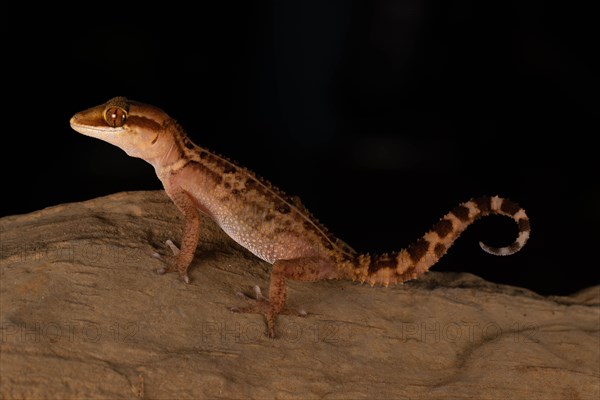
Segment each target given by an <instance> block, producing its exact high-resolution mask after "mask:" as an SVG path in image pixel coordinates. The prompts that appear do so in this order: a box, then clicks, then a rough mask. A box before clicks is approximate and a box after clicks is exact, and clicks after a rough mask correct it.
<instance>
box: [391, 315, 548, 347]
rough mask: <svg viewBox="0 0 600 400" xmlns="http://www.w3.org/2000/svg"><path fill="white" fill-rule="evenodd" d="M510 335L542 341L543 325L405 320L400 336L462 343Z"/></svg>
mask: <svg viewBox="0 0 600 400" xmlns="http://www.w3.org/2000/svg"><path fill="white" fill-rule="evenodd" d="M506 335H509V337H510V338H511V340H513V341H514V342H515V343H538V342H539V337H538V336H539V327H538V326H537V325H536V324H533V323H529V322H514V323H512V324H510V325H508V326H507V325H501V324H498V323H496V322H468V321H460V322H444V323H440V322H438V321H435V320H430V321H420V322H402V323H401V324H400V337H401V338H402V340H404V341H409V340H416V341H419V342H423V343H441V342H447V343H458V342H469V343H475V342H481V341H491V340H496V339H498V338H500V337H504V336H506Z"/></svg>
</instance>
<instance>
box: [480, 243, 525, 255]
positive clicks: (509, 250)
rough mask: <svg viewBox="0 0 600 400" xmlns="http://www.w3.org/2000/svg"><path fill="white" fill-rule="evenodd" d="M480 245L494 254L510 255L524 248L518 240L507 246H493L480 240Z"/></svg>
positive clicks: (487, 251)
mask: <svg viewBox="0 0 600 400" xmlns="http://www.w3.org/2000/svg"><path fill="white" fill-rule="evenodd" d="M479 247H481V249H482V250H483V251H485V252H486V253H488V254H491V255H493V256H510V255H513V254H515V253H516V252H518V251H519V250H521V248H522V246H520V245H519V244H518V243H517V242H515V243H513V244H511V245H510V246H506V247H492V246H488V245H487V244H485V243H483V242H479Z"/></svg>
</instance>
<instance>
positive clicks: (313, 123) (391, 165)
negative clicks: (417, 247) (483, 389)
mask: <svg viewBox="0 0 600 400" xmlns="http://www.w3.org/2000/svg"><path fill="white" fill-rule="evenodd" d="M96 3H97V4H96V5H95V7H94V8H90V9H80V8H76V9H73V8H66V7H65V8H64V9H58V8H57V6H56V5H50V6H46V7H45V8H43V9H42V8H37V7H36V8H35V10H33V9H32V10H18V11H17V10H11V9H10V8H8V9H7V10H6V12H5V13H4V16H3V17H2V18H3V28H2V29H3V37H4V39H3V50H2V53H3V56H2V59H3V65H4V67H7V69H5V72H4V73H3V81H4V83H3V87H5V90H3V92H4V93H3V94H4V102H3V104H4V107H3V113H2V114H3V118H2V119H3V122H4V124H3V128H4V129H3V130H2V142H1V143H2V145H1V146H2V171H3V172H4V180H3V190H2V192H3V195H2V203H1V209H0V215H2V216H5V215H11V214H18V213H28V212H31V211H34V210H37V209H41V208H44V207H47V206H52V205H56V204H60V203H63V202H73V201H80V200H86V199H90V198H94V197H97V196H102V195H107V194H110V193H114V192H119V191H125V190H147V189H160V188H161V186H160V182H159V181H158V179H157V178H156V177H155V175H154V171H153V169H152V167H150V166H149V165H148V164H146V163H144V162H143V161H141V160H138V159H132V158H129V157H128V156H127V155H126V154H125V153H124V152H122V151H121V150H119V149H117V148H115V147H113V146H111V145H109V144H106V143H103V142H100V141H97V140H94V139H91V138H88V137H84V136H82V135H78V134H77V133H75V132H74V131H73V130H71V129H70V127H69V118H70V117H71V116H72V114H74V113H75V112H77V111H80V110H82V109H84V108H88V107H90V106H93V105H97V104H100V103H103V102H105V101H106V100H108V99H109V98H111V97H114V96H117V95H122V96H127V97H129V98H132V99H135V100H138V101H142V102H146V103H150V104H154V105H157V106H159V107H161V108H163V109H164V110H165V111H167V112H168V113H169V114H170V115H171V116H173V117H174V118H176V119H177V120H178V121H179V122H180V123H181V124H182V125H183V126H184V127H185V128H186V130H187V131H188V133H189V135H190V137H191V138H192V140H193V141H195V142H196V143H197V144H199V145H201V146H205V147H207V148H209V149H211V150H213V151H216V152H218V153H221V154H224V155H226V156H228V157H230V158H232V159H234V160H236V161H238V162H239V163H240V164H242V165H244V166H246V167H248V168H250V169H252V170H254V171H255V172H257V173H258V174H259V175H261V176H264V177H266V178H268V179H270V180H271V181H272V182H273V183H274V184H276V185H277V186H279V187H280V188H282V189H283V190H285V191H286V192H287V193H289V194H293V195H298V196H300V197H301V198H302V199H303V201H304V203H305V204H306V205H307V206H308V208H309V209H310V210H311V211H312V212H313V213H314V214H315V215H317V216H318V217H319V218H320V220H321V221H322V222H323V223H324V224H325V225H326V226H328V227H329V228H330V229H331V230H332V231H333V232H334V233H335V234H336V235H337V236H339V237H340V238H342V239H344V240H345V241H347V242H348V243H350V244H351V245H353V246H354V247H355V248H357V250H359V251H371V252H381V251H389V250H397V249H399V248H401V247H404V246H406V245H408V244H409V243H410V242H412V241H413V240H415V239H417V238H418V237H420V235H422V234H423V233H424V232H425V231H426V230H427V229H428V228H429V227H430V226H431V225H432V224H433V223H434V222H436V221H437V220H438V218H440V217H441V216H442V215H443V214H445V213H446V212H447V211H449V210H450V209H451V208H453V207H454V206H455V205H456V204H458V203H459V202H461V201H466V200H467V199H469V198H470V197H476V196H480V195H483V194H488V195H494V194H499V195H502V196H506V197H509V198H510V199H512V200H515V201H517V202H518V203H520V204H521V205H522V206H523V207H524V208H526V210H527V212H528V214H529V216H530V219H531V223H532V238H531V240H530V242H529V243H528V246H527V247H526V248H525V249H524V250H523V251H522V252H520V253H518V254H516V255H514V256H512V257H509V258H506V257H493V256H489V255H487V254H485V253H483V252H482V251H481V250H480V249H479V247H478V246H477V241H478V240H484V241H486V242H488V243H489V244H492V245H506V244H508V243H510V242H511V241H512V240H513V239H514V235H515V234H516V228H515V227H514V226H513V225H514V224H513V223H511V221H510V220H508V219H506V218H500V217H497V218H496V217H490V218H487V219H486V220H482V221H480V222H478V223H477V224H475V225H473V226H472V227H471V228H470V229H469V230H468V231H467V232H465V234H464V235H463V237H461V239H459V240H458V241H457V243H456V244H455V246H454V247H453V248H452V250H451V251H450V252H449V254H448V255H447V256H445V257H444V258H443V259H442V260H441V261H440V262H439V263H438V264H437V265H435V266H434V267H433V269H434V270H439V271H467V272H472V273H475V274H478V275H480V276H482V277H484V278H486V279H488V280H491V281H494V282H498V283H508V284H513V285H519V286H524V287H527V288H530V289H532V290H535V291H537V292H538V293H541V294H568V293H571V292H573V291H576V290H578V289H581V288H584V287H587V286H590V285H593V284H598V283H599V282H600V279H599V273H598V264H599V263H598V251H597V246H598V236H599V235H598V231H599V222H600V211H599V210H600V208H599V204H600V187H599V184H598V178H597V173H598V160H597V153H598V150H597V145H594V144H592V142H591V141H592V140H593V139H594V137H595V136H597V134H598V116H599V115H598V113H599V107H598V105H599V102H598V93H599V89H600V84H599V83H600V81H599V77H598V66H597V65H595V64H594V61H593V59H594V58H595V57H596V56H597V52H598V42H597V36H596V35H595V32H593V31H592V27H593V26H594V24H596V21H595V18H596V17H595V14H594V13H592V12H591V10H586V9H584V8H581V7H580V6H576V5H574V3H572V4H571V3H570V4H569V5H566V4H560V3H556V2H554V3H549V2H543V1H512V2H510V1H509V2H500V3H498V2H480V1H475V0H471V1H468V0H459V1H457V0H449V1H437V2H436V1H417V0H406V1H373V2H352V1H302V2H301V1H294V2H291V1H280V2H239V3H235V2H218V4H216V5H215V4H210V5H207V4H204V3H200V4H197V5H195V7H196V9H191V8H190V9H173V8H172V7H171V6H170V5H169V4H168V3H164V4H163V3H160V4H157V5H156V6H152V5H150V3H145V4H143V5H135V6H126V5H125V3H124V4H119V3H109V2H96Z"/></svg>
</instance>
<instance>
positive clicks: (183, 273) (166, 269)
mask: <svg viewBox="0 0 600 400" xmlns="http://www.w3.org/2000/svg"><path fill="white" fill-rule="evenodd" d="M165 244H166V245H167V246H168V247H169V248H170V249H171V251H172V252H173V256H174V257H175V258H177V256H178V255H179V248H178V247H177V246H175V244H174V243H173V242H172V241H171V240H167V241H166V242H165ZM155 254H157V253H155ZM157 256H158V257H157V258H160V255H158V254H157ZM176 263H177V262H176V261H174V262H172V263H171V264H170V265H169V266H168V267H162V268H159V269H157V270H156V272H157V273H158V274H159V275H164V274H166V273H169V272H179V275H180V276H181V280H182V281H183V282H184V283H190V277H189V276H188V274H187V269H186V270H185V271H182V270H180V269H179V268H178V267H177V266H176Z"/></svg>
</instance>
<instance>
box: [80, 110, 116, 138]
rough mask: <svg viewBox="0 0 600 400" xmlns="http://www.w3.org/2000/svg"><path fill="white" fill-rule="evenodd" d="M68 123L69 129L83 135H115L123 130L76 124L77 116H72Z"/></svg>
mask: <svg viewBox="0 0 600 400" xmlns="http://www.w3.org/2000/svg"><path fill="white" fill-rule="evenodd" d="M69 123H70V124H71V128H73V129H74V130H76V131H77V132H79V133H83V134H84V135H85V134H87V133H92V132H94V133H117V132H121V131H122V130H123V128H121V127H112V126H102V127H100V126H91V125H87V124H82V123H79V122H77V114H76V115H74V116H73V118H71V120H70V121H69Z"/></svg>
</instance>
